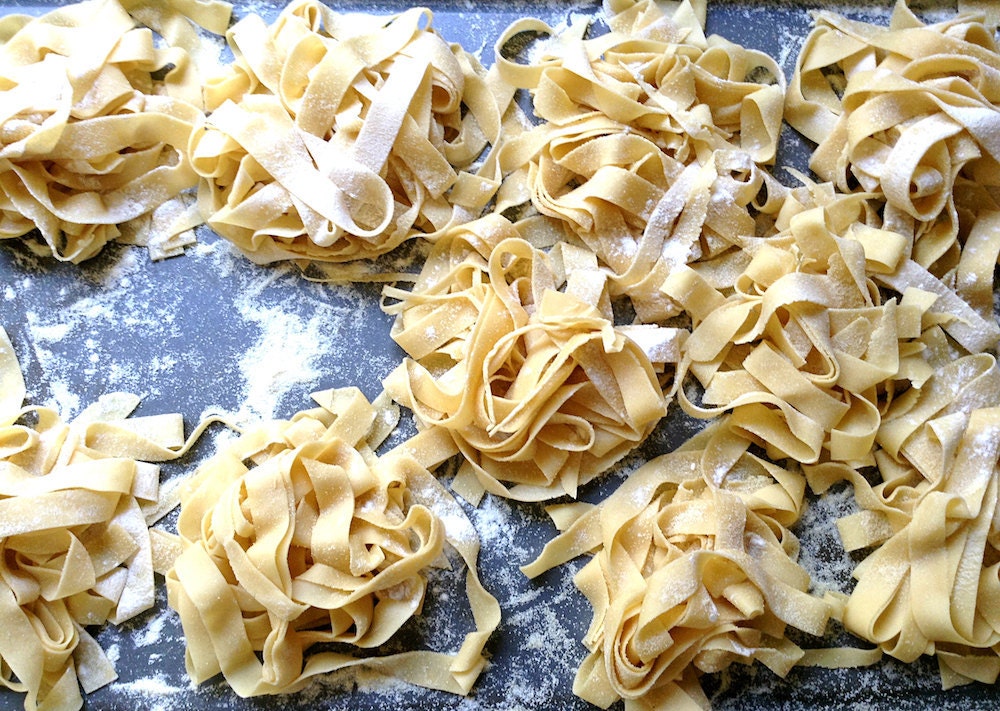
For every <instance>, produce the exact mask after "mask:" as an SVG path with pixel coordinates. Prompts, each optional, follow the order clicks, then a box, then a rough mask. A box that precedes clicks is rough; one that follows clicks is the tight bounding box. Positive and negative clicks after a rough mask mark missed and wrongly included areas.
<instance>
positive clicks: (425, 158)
mask: <svg viewBox="0 0 1000 711" xmlns="http://www.w3.org/2000/svg"><path fill="white" fill-rule="evenodd" d="M430 21H431V14H430V12H429V11H427V10H421V9H417V8H414V9H411V10H408V11H406V12H403V13H401V14H399V15H396V16H391V17H375V16H367V15H340V14H338V13H335V12H333V11H331V10H330V9H329V8H327V7H325V6H324V5H322V4H320V3H318V2H315V1H313V0H299V1H298V2H294V3H292V4H290V5H289V6H287V7H286V8H285V9H284V10H283V11H282V13H281V15H280V16H279V17H278V18H277V20H276V21H275V22H274V23H273V24H272V25H271V26H267V25H265V24H264V22H263V20H261V19H260V18H259V17H257V16H254V15H251V16H248V17H246V18H244V19H242V20H241V21H240V22H238V23H237V24H236V25H235V26H234V27H233V28H232V30H231V31H230V32H229V34H228V39H229V44H230V47H231V48H232V50H233V53H234V55H235V57H236V59H235V61H234V63H233V64H232V65H231V66H230V67H229V68H228V69H227V71H226V72H225V73H223V74H221V75H219V76H218V77H215V78H214V79H213V80H211V81H210V82H209V83H208V85H207V86H206V87H205V94H206V100H207V103H208V107H209V109H210V110H211V112H212V113H211V115H210V116H209V119H208V124H207V126H206V127H205V128H204V129H203V130H201V131H199V132H198V133H197V134H196V135H195V136H194V138H193V140H192V144H191V154H192V161H193V164H194V167H195V169H196V170H197V171H198V173H199V175H200V176H201V178H202V181H201V186H202V187H201V192H200V203H201V210H202V213H203V214H204V216H205V218H206V221H207V222H208V224H209V225H210V226H211V227H212V228H213V229H214V230H215V231H216V232H218V233H219V234H220V235H222V236H223V237H225V238H226V239H229V240H231V241H232V242H233V243H234V244H236V246H237V247H238V248H239V249H240V250H241V251H242V252H243V253H244V254H246V255H247V257H249V258H250V259H252V260H253V261H254V262H257V263H267V262H273V261H276V260H302V261H303V262H306V263H308V262H318V263H321V266H322V263H334V264H337V263H343V262H350V261H353V260H364V259H370V258H372V257H376V256H378V255H380V254H384V253H386V252H388V251H390V250H392V249H393V248H394V247H396V246H398V245H399V244H400V243H402V242H403V241H405V240H407V239H411V238H413V237H416V236H425V237H428V238H433V236H434V235H436V234H437V233H439V232H440V231H441V230H442V229H444V228H445V227H447V226H449V225H451V224H454V223H458V222H463V221H467V220H469V219H472V218H473V217H475V216H477V215H478V214H479V212H480V211H481V210H482V208H483V207H484V206H485V205H486V204H487V202H489V200H490V198H491V197H492V195H493V193H494V192H495V191H496V188H497V186H498V176H497V175H496V165H495V158H493V157H491V156H490V155H487V156H486V157H485V158H484V159H483V160H482V163H481V165H480V166H479V167H478V168H475V167H474V163H476V161H477V159H479V158H480V156H481V154H482V153H483V152H484V150H485V149H487V147H488V146H489V145H490V144H491V143H492V144H493V145H494V146H495V145H496V144H497V143H498V141H499V138H500V131H501V126H502V123H503V115H504V113H505V111H506V107H507V105H508V104H509V103H510V99H511V97H512V95H513V90H508V89H506V88H504V87H503V85H502V84H501V83H500V82H498V81H497V80H496V79H495V78H494V77H493V76H490V75H487V74H486V72H485V71H484V70H483V69H482V67H480V66H479V64H478V62H477V61H476V60H475V58H473V57H472V56H471V55H470V54H468V53H467V52H465V51H464V50H461V49H460V48H459V47H457V46H449V45H448V44H447V43H446V42H445V41H444V40H443V39H442V38H441V37H440V36H439V35H438V34H437V33H436V32H434V31H433V30H432V29H431V28H430ZM324 273H325V274H327V276H328V277H329V278H331V279H337V278H338V276H337V275H338V274H340V278H344V274H347V273H350V272H349V270H348V271H344V270H338V269H336V268H335V267H328V268H326V270H325V272H324Z"/></svg>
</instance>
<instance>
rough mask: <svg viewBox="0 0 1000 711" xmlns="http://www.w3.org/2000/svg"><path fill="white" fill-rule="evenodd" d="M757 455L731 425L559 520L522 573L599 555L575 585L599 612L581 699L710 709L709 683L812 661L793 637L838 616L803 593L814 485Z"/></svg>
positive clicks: (818, 629) (579, 687) (588, 641)
mask: <svg viewBox="0 0 1000 711" xmlns="http://www.w3.org/2000/svg"><path fill="white" fill-rule="evenodd" d="M748 446H749V441H748V440H747V439H746V438H744V437H741V436H739V435H737V434H734V433H733V431H732V430H730V429H729V428H727V427H726V426H725V420H724V419H723V420H721V421H720V422H719V423H717V424H716V425H714V426H712V427H710V428H709V429H708V430H706V431H704V432H702V433H701V434H699V435H698V436H696V437H695V438H694V439H693V440H691V441H689V442H688V443H686V444H685V445H684V446H683V447H681V448H680V449H679V450H677V451H676V452H673V453H671V454H666V455H662V456H660V457H657V458H656V459H654V460H651V461H650V462H648V463H647V464H645V465H643V466H642V467H641V468H640V469H638V470H637V471H635V472H634V473H633V474H632V475H631V476H630V477H629V479H628V480H627V481H626V482H625V483H624V484H623V485H622V486H621V487H620V488H619V489H618V490H617V491H616V492H615V493H614V494H612V495H611V496H610V497H608V498H607V499H606V500H605V501H603V502H602V503H600V504H598V505H597V506H595V507H592V508H589V509H587V510H586V512H585V513H583V514H582V515H579V514H578V513H574V512H573V511H570V512H568V513H569V517H568V518H564V517H562V516H561V515H559V513H558V512H553V517H554V518H556V520H557V523H559V525H560V528H561V529H562V533H561V534H560V535H559V536H557V537H556V538H555V539H553V540H552V541H551V542H550V543H548V544H547V545H546V548H545V550H544V551H543V552H542V554H541V555H540V556H539V558H538V559H537V560H536V561H534V562H533V563H531V564H530V565H528V566H525V568H524V569H523V570H524V572H525V573H526V574H528V575H529V576H535V575H538V574H540V573H541V572H542V571H544V570H546V569H547V568H549V567H551V566H552V565H555V564H558V563H560V562H562V561H564V560H568V559H570V558H572V557H574V556H576V555H579V554H581V553H583V552H586V550H588V549H589V548H594V549H596V550H595V552H594V556H593V558H591V560H590V561H589V562H588V563H587V564H586V565H585V566H584V568H583V569H582V570H581V571H580V573H578V575H577V576H576V579H575V580H576V584H577V586H578V587H579V588H580V589H581V591H582V592H583V593H584V594H585V595H586V596H587V598H588V600H589V601H590V603H591V605H592V607H593V621H592V623H591V627H590V630H589V631H588V633H587V635H586V636H585V638H584V644H585V645H586V646H587V647H588V649H589V650H590V654H589V656H588V657H587V658H586V659H585V660H584V662H583V664H582V665H581V666H580V669H579V671H578V673H577V677H576V681H575V684H574V692H575V693H576V694H577V695H579V696H581V697H582V698H584V699H586V700H588V701H590V702H591V703H594V704H597V705H598V706H601V707H602V708H606V707H608V706H610V705H611V704H612V703H614V702H616V701H618V700H620V699H625V707H626V708H637V709H638V708H652V707H669V706H673V705H679V704H680V703H681V702H682V701H684V702H685V703H687V704H691V703H692V700H694V701H701V702H705V699H704V694H703V693H702V691H701V689H700V687H699V686H698V681H697V677H698V675H699V674H700V673H705V672H717V671H720V670H722V669H725V668H726V667H728V666H729V665H730V664H732V663H733V662H740V663H750V662H751V661H754V660H758V661H761V662H762V663H764V664H765V665H767V666H768V667H769V668H770V669H771V670H772V671H774V672H775V673H777V674H779V675H781V676H784V675H785V674H787V673H788V671H789V670H790V669H791V668H792V667H793V666H794V665H795V664H796V663H797V662H798V661H799V660H800V659H801V658H802V656H803V651H802V650H801V649H800V648H799V647H798V646H797V645H795V644H794V643H793V642H792V641H790V640H789V639H788V638H787V637H786V635H785V631H786V627H788V626H793V627H796V628H798V629H800V630H803V631H805V632H808V633H810V634H814V635H819V634H822V632H823V630H824V628H825V625H826V622H827V619H828V617H829V615H830V613H831V608H830V606H829V605H828V604H827V603H826V602H825V601H824V600H822V599H821V598H818V597H814V596H811V595H810V594H808V592H807V590H808V587H809V575H808V573H807V572H806V571H805V570H804V569H803V568H801V567H800V566H799V565H798V564H797V563H796V562H795V559H796V557H797V555H798V540H797V539H796V537H795V536H794V535H793V534H792V533H791V532H790V531H789V530H788V527H789V526H792V525H793V524H794V523H795V522H796V521H797V520H798V518H799V516H800V515H801V512H802V510H803V507H804V501H803V495H804V491H805V479H804V478H803V477H802V474H801V472H799V471H795V470H789V469H785V468H783V467H781V466H778V465H775V464H772V463H770V462H767V461H766V460H763V459H761V458H759V457H757V456H756V455H754V454H752V453H751V452H750V451H748ZM567 508H569V507H567ZM574 516H575V518H574ZM692 707H693V706H692Z"/></svg>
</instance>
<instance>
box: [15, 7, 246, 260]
mask: <svg viewBox="0 0 1000 711" xmlns="http://www.w3.org/2000/svg"><path fill="white" fill-rule="evenodd" d="M190 5H191V3H182V2H171V3H156V4H155V5H154V4H147V3H142V2H127V3H125V4H122V3H120V2H118V1H117V0H95V1H94V2H87V3H76V4H72V5H68V6H66V7H62V8H59V9H57V10H54V11H52V12H50V13H48V14H46V15H44V16H42V17H40V18H37V19H34V20H32V21H30V22H26V23H23V25H19V26H18V28H17V29H16V31H14V32H12V33H11V34H10V36H8V37H6V38H5V41H4V42H3V43H2V45H0V93H2V96H3V106H4V108H3V110H2V111H0V134H2V141H0V142H2V145H3V148H2V150H0V239H3V238H21V237H26V236H28V237H26V240H25V241H26V244H27V245H28V246H29V247H30V248H31V249H33V250H35V251H37V252H39V253H42V254H51V255H53V256H55V257H56V258H57V259H60V260H66V261H72V262H81V261H83V260H86V259H89V258H91V257H93V256H94V255H96V254H97V253H98V252H100V250H101V248H102V247H103V246H104V245H105V244H106V243H108V242H110V241H113V240H116V239H118V238H119V237H120V236H122V233H123V232H126V233H128V235H129V239H130V240H131V241H133V242H137V243H141V244H149V245H151V250H150V252H151V255H152V256H153V257H154V258H161V257H165V256H170V255H173V254H177V253H178V250H181V249H183V246H184V244H186V243H189V242H190V241H191V239H192V237H191V236H190V228H191V227H192V226H193V225H194V224H195V223H196V222H198V220H194V219H191V217H190V213H189V219H188V220H187V221H186V222H185V221H181V222H177V221H173V220H158V221H151V220H150V219H149V218H150V215H152V214H153V213H155V212H156V211H157V210H161V209H164V206H165V205H168V204H171V203H172V202H173V201H176V200H180V199H181V198H180V195H181V194H182V193H183V192H185V191H188V190H190V189H192V188H194V187H195V185H196V184H197V181H198V176H197V174H196V173H195V172H194V170H193V168H192V166H191V161H190V160H189V158H188V150H187V149H188V141H189V140H190V138H191V136H192V133H193V131H194V130H195V127H196V126H198V125H199V124H200V123H201V121H202V120H203V118H204V116H203V113H202V110H201V95H200V91H199V90H198V87H199V86H200V80H199V79H198V73H197V67H196V66H195V63H194V60H193V59H192V57H191V51H195V50H196V48H197V46H198V38H197V33H196V32H195V30H194V28H193V27H192V23H193V22H197V23H200V24H202V26H204V27H206V28H209V29H214V30H215V31H221V28H224V27H225V26H226V24H227V23H228V20H229V12H230V8H229V5H227V4H224V3H216V2H213V3H205V4H203V5H201V6H200V7H197V8H192V7H189V6H190ZM187 10H192V14H193V17H189V16H188V15H186V14H185V13H186V11H187ZM138 18H141V20H140V19H138ZM153 30H156V31H159V32H161V33H162V36H163V37H164V38H165V39H166V40H168V41H169V40H170V39H176V40H177V41H178V42H182V44H183V45H184V46H181V45H164V46H159V45H158V44H157V42H154V36H153ZM168 69H169V70H170V71H166V72H165V74H164V76H163V77H162V78H160V73H161V72H162V71H164V70H168ZM166 209H168V210H169V209H170V208H166ZM31 235H38V237H39V239H35V238H33V237H31Z"/></svg>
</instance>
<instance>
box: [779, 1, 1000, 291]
mask: <svg viewBox="0 0 1000 711" xmlns="http://www.w3.org/2000/svg"><path fill="white" fill-rule="evenodd" d="M998 71H1000V59H998V52H997V45H996V42H995V39H994V37H993V36H992V34H991V33H990V32H989V31H987V29H986V28H985V27H984V25H983V24H982V22H980V21H979V20H978V19H977V18H975V17H974V16H959V17H956V18H953V19H950V20H947V21H943V22H940V23H936V24H930V25H925V24H924V23H923V22H921V21H920V20H918V19H917V18H916V17H915V16H914V15H913V14H912V13H911V12H910V11H909V10H907V9H906V8H905V7H903V8H900V9H898V10H897V11H896V12H895V14H894V17H893V22H892V24H891V26H890V27H877V26H874V25H870V24H867V23H863V22H854V21H850V20H848V19H846V18H842V17H838V16H836V15H834V14H832V13H826V12H823V13H819V14H818V15H817V17H816V26H815V28H814V29H813V31H812V32H811V33H810V35H809V37H808V38H807V40H806V42H805V44H804V46H803V49H802V53H801V54H800V56H799V60H798V64H797V67H796V71H795V75H794V77H793V80H792V82H791V85H790V87H789V92H788V96H787V99H786V117H787V119H788V121H789V123H790V124H791V125H792V126H793V127H795V128H796V129H797V130H799V131H800V132H801V133H802V134H803V135H805V136H806V137H807V138H809V139H811V140H813V141H815V142H816V143H817V144H818V145H817V147H816V150H815V151H814V153H813V155H812V158H811V161H810V167H811V168H812V169H813V170H814V171H815V172H816V173H817V175H819V176H820V177H821V178H822V179H824V180H829V181H831V182H833V183H835V184H836V185H837V187H838V188H840V189H841V190H842V191H844V192H850V191H863V192H866V193H868V194H870V195H871V196H872V197H874V198H876V199H877V200H879V201H880V202H882V203H883V204H884V207H883V209H882V211H881V212H882V222H883V224H884V226H885V228H886V229H890V230H893V231H896V232H899V233H900V234H904V235H907V236H908V237H910V238H911V239H912V240H913V245H912V254H913V258H914V260H916V261H917V263H918V264H920V265H921V266H923V267H925V268H927V269H930V270H931V271H932V272H933V273H934V274H935V275H937V276H943V275H945V274H946V273H947V272H948V271H949V270H951V269H953V268H954V267H955V265H956V263H957V261H958V258H959V256H960V252H961V242H962V240H964V238H965V235H966V233H967V232H968V230H969V229H970V228H971V227H972V226H973V225H974V224H975V222H976V219H977V217H978V216H979V215H981V214H982V213H984V212H995V211H996V210H997V209H998V199H997V192H998V189H1000V171H998V161H1000V146H998V145H997V142H996V138H995V137H996V135H997V134H998V131H1000V111H998V109H997V105H998V102H1000V91H998V89H997V85H996V79H995V77H996V74H997V72H998Z"/></svg>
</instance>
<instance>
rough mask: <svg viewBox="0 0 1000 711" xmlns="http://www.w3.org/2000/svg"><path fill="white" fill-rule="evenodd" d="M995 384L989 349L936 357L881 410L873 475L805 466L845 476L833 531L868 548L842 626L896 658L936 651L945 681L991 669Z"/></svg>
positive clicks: (996, 663) (819, 478) (998, 435)
mask: <svg viewBox="0 0 1000 711" xmlns="http://www.w3.org/2000/svg"><path fill="white" fill-rule="evenodd" d="M998 388H1000V371H998V369H997V365H996V361H995V360H994V358H993V357H992V356H988V355H985V354H982V355H976V356H966V357H964V358H961V359H959V360H957V361H954V362H944V361H942V362H940V363H938V364H937V369H936V372H935V374H934V376H933V377H932V378H931V379H930V380H928V382H927V383H926V385H925V386H924V387H923V388H921V389H920V390H919V391H911V392H910V393H908V396H905V397H901V398H898V399H897V400H896V401H895V402H894V403H893V405H892V406H891V407H890V408H889V410H888V411H887V413H886V416H885V421H884V423H883V425H882V427H881V429H880V431H879V435H878V443H879V445H880V448H879V449H877V450H876V458H877V460H878V461H879V475H880V476H879V480H878V481H877V483H875V482H871V481H869V480H868V479H866V478H865V477H864V476H862V475H861V474H860V473H858V472H856V471H854V470H852V469H850V468H846V467H842V466H837V465H833V464H821V465H816V466H814V467H808V468H807V476H808V477H809V480H810V484H811V486H812V487H813V488H814V489H815V490H817V491H825V490H826V489H827V488H828V487H829V486H831V485H833V484H834V483H836V482H837V481H839V480H841V479H845V480H849V481H851V482H852V483H853V485H854V489H855V495H856V497H857V501H858V503H859V504H860V505H861V507H862V510H861V512H860V513H858V514H855V515H852V516H849V517H847V518H845V519H843V520H841V521H840V522H838V525H839V526H840V528H841V536H842V538H843V539H844V541H845V545H846V546H847V547H848V548H850V549H865V548H873V550H872V552H871V553H870V554H869V555H868V556H867V557H866V558H865V559H864V561H863V562H862V563H861V564H860V565H858V567H857V569H856V570H855V572H854V577H855V578H857V585H856V587H855V588H854V591H853V592H852V593H851V595H850V597H849V598H848V599H847V600H846V602H845V603H844V605H843V609H842V610H841V611H839V612H838V614H839V616H841V617H842V619H843V622H844V625H845V627H846V628H847V629H848V630H849V631H851V632H853V633H854V634H856V635H858V636H860V637H861V638H863V639H866V640H868V641H870V642H872V643H874V644H876V645H878V646H879V647H880V648H882V649H883V650H884V651H885V652H886V653H888V654H891V655H892V656H894V657H896V658H898V659H901V660H903V661H913V660H915V659H916V658H917V657H919V656H921V655H924V654H929V655H936V657H937V660H938V663H939V666H940V669H941V679H942V683H943V685H944V687H945V688H948V687H950V686H955V685H958V684H967V683H969V682H971V681H981V682H985V683H989V684H992V683H994V682H995V681H996V679H997V677H998V675H1000V656H998V654H997V651H996V650H997V646H998V642H1000V620H998V618H997V615H996V604H997V600H998V599H1000V597H998V595H1000V578H998V574H997V563H996V561H997V559H998V552H1000V541H998V539H997V535H996V521H997V515H998V510H1000V509H998V506H1000V504H998V492H997V485H998V481H1000V479H998V470H997V460H998V456H1000V451H998V447H1000V409H998V408H997V404H998V402H1000V397H998V392H1000V389H998Z"/></svg>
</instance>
